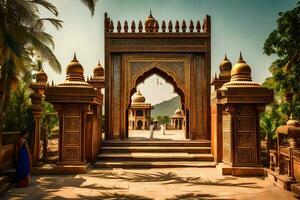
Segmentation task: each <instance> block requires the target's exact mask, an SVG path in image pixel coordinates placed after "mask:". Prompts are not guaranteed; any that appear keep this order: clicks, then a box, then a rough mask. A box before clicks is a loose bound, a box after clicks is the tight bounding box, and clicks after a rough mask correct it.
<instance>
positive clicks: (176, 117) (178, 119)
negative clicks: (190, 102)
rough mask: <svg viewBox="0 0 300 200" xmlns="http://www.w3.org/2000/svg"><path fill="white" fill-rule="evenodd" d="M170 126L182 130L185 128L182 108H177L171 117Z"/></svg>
mask: <svg viewBox="0 0 300 200" xmlns="http://www.w3.org/2000/svg"><path fill="white" fill-rule="evenodd" d="M171 126H172V127H173V128H174V129H177V130H182V129H184V128H185V116H184V112H183V110H181V109H179V108H177V109H176V110H175V112H174V114H173V115H172V117H171Z"/></svg>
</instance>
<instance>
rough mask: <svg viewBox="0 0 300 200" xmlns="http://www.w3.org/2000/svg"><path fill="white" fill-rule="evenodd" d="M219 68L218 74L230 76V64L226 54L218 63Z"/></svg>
mask: <svg viewBox="0 0 300 200" xmlns="http://www.w3.org/2000/svg"><path fill="white" fill-rule="evenodd" d="M219 67H220V72H221V74H222V75H227V74H228V75H230V71H231V68H232V64H231V62H230V60H228V58H227V55H226V54H225V58H224V59H223V60H222V62H221V63H220V66H219Z"/></svg>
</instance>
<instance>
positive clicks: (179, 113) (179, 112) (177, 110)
mask: <svg viewBox="0 0 300 200" xmlns="http://www.w3.org/2000/svg"><path fill="white" fill-rule="evenodd" d="M174 114H177V115H182V110H181V109H179V108H177V109H176V110H175V112H174Z"/></svg>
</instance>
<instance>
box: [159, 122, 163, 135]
mask: <svg viewBox="0 0 300 200" xmlns="http://www.w3.org/2000/svg"><path fill="white" fill-rule="evenodd" d="M160 133H161V134H162V135H164V124H161V125H160Z"/></svg>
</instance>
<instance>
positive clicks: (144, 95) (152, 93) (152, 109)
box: [127, 68, 188, 140]
mask: <svg viewBox="0 0 300 200" xmlns="http://www.w3.org/2000/svg"><path fill="white" fill-rule="evenodd" d="M130 102H131V103H130V105H129V106H128V109H127V137H128V138H130V139H140V140H144V139H146V140H148V139H151V140H152V139H153V140H184V139H188V137H187V136H188V121H187V119H188V117H187V116H186V113H187V111H186V109H185V105H184V93H183V92H182V90H181V89H180V88H178V87H177V84H176V82H175V81H174V79H173V78H172V77H171V76H169V75H168V74H166V73H165V72H163V71H161V70H159V69H157V68H153V69H152V70H150V71H148V72H146V73H144V74H143V75H142V76H140V77H139V78H138V79H137V81H136V87H135V88H133V89H132V90H131V92H130ZM151 135H152V136H153V137H152V136H151Z"/></svg>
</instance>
